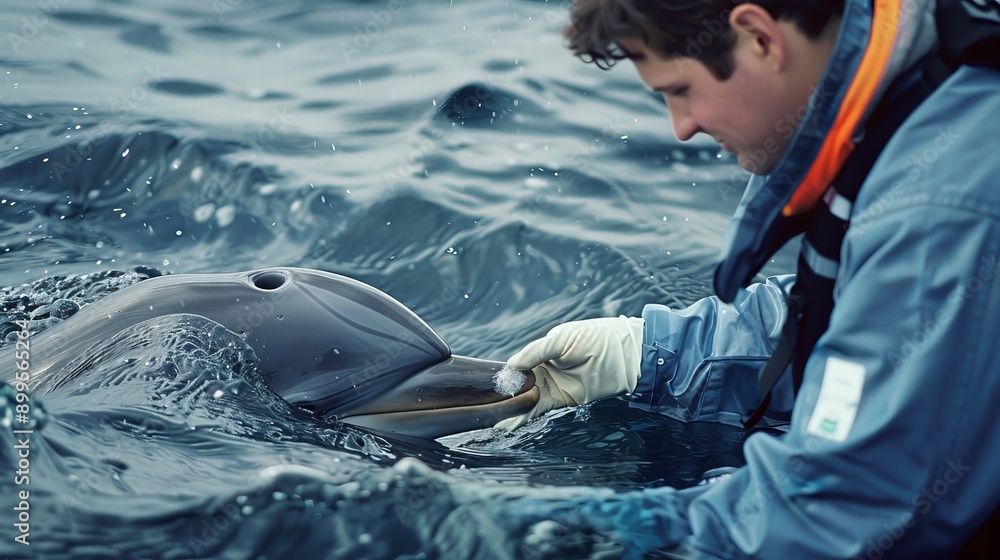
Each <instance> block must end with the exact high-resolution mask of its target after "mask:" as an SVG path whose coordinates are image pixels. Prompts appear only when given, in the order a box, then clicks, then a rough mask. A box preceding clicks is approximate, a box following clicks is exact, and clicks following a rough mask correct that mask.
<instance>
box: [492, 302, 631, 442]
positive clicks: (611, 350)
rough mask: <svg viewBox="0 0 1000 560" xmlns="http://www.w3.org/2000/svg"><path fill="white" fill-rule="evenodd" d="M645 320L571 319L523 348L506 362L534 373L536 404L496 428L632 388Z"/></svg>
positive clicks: (628, 318) (618, 393)
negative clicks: (536, 389)
mask: <svg viewBox="0 0 1000 560" xmlns="http://www.w3.org/2000/svg"><path fill="white" fill-rule="evenodd" d="M643 324H644V322H643V320H642V319H641V318H638V317H625V316H621V317H607V318H601V319H587V320H584V321H573V322H570V323H563V324H562V325H558V326H556V327H555V328H553V329H552V330H550V331H549V333H548V334H547V335H545V337H544V338H540V339H538V340H536V341H534V342H532V343H531V344H528V345H527V346H525V347H524V349H523V350H521V351H520V352H518V353H517V354H514V355H513V356H511V357H510V359H509V360H507V365H508V366H510V367H511V368H513V369H521V370H525V369H530V370H532V371H533V372H534V374H535V385H537V386H538V388H539V390H540V391H541V395H540V396H539V399H538V404H536V405H535V408H533V409H531V410H530V411H528V412H526V413H524V414H522V415H520V416H515V417H513V418H507V419H505V420H501V421H500V422H498V423H497V424H496V427H497V428H503V429H507V430H512V429H514V428H517V427H520V426H522V425H524V423H525V422H527V421H528V420H531V419H532V418H535V417H536V416H540V415H542V414H544V413H546V412H548V411H550V410H552V409H553V408H560V407H563V406H575V405H578V404H586V403H589V402H592V401H596V400H597V399H601V398H604V397H610V396H614V395H621V394H625V393H630V392H632V391H633V390H634V389H635V386H636V383H638V382H639V366H640V359H641V356H642V329H643Z"/></svg>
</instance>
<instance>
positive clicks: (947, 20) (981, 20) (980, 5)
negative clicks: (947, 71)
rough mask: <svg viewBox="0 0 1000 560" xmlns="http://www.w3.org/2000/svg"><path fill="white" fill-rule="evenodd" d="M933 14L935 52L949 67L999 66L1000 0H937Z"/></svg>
mask: <svg viewBox="0 0 1000 560" xmlns="http://www.w3.org/2000/svg"><path fill="white" fill-rule="evenodd" d="M935 16H936V18H937V28H938V39H939V41H940V43H941V46H940V48H939V49H938V52H939V53H940V55H941V58H943V59H944V61H945V62H946V63H947V64H948V66H949V67H951V68H952V69H955V68H958V67H959V66H960V65H962V64H970V65H973V66H987V67H990V68H996V69H998V70H1000V54H998V53H1000V0H938V6H937V13H936V14H935Z"/></svg>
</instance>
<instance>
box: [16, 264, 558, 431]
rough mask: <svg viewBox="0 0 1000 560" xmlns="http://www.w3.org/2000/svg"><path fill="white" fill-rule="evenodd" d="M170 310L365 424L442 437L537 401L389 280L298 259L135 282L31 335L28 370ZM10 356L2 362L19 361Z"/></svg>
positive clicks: (53, 363)
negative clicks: (460, 352)
mask: <svg viewBox="0 0 1000 560" xmlns="http://www.w3.org/2000/svg"><path fill="white" fill-rule="evenodd" d="M175 313H186V314H195V315H201V316H203V317H206V318H208V319H211V320H213V321H215V322H217V323H219V324H221V325H222V326H224V327H226V328H227V329H229V330H231V331H233V332H235V333H237V334H240V335H241V336H243V337H244V338H245V340H246V341H247V343H248V344H249V345H250V346H251V347H252V348H253V350H254V352H255V353H256V355H257V358H258V360H259V361H258V369H259V371H260V372H261V374H262V375H263V377H264V380H265V381H266V382H267V384H268V386H269V387H270V388H271V389H272V390H273V391H275V392H276V393H277V394H279V395H280V396H281V397H283V398H284V399H285V400H287V401H288V402H290V403H292V404H295V405H298V406H301V407H303V408H306V409H309V410H312V411H313V412H314V413H316V414H318V415H321V416H324V417H327V418H331V419H338V420H343V421H345V422H350V423H354V424H357V425H359V426H364V427H368V428H374V429H380V430H387V431H393V432H399V433H403V434H408V435H418V436H423V437H439V436H442V435H446V434H451V433H458V432H462V431H467V430H471V429H476V428H484V427H489V426H492V425H493V424H495V423H496V422H497V421H499V420H502V419H504V418H507V417H510V416H515V415H518V414H521V413H523V412H527V411H528V410H530V409H531V408H532V407H533V406H534V405H535V403H537V402H538V395H539V390H538V388H536V387H535V385H534V377H533V376H532V375H531V372H522V373H523V374H524V376H525V377H524V379H525V381H524V383H523V385H522V386H521V387H520V389H518V390H515V391H513V394H512V395H505V394H500V393H499V392H497V390H496V389H494V385H495V384H494V377H495V376H496V375H497V373H498V372H499V371H500V370H501V369H502V368H503V366H504V364H503V363H501V362H493V361H487V360H478V359H474V358H466V357H462V356H454V355H452V353H451V349H450V348H448V345H447V344H446V343H445V342H444V340H442V339H441V337H440V336H438V334H437V333H436V332H434V330H433V329H431V328H430V327H429V326H428V325H427V323H425V322H424V321H423V320H421V319H420V318H419V317H418V316H417V315H416V314H415V313H413V312H412V311H410V310H409V309H407V308H406V307H405V306H403V305H402V304H400V303H399V302H398V301H396V300H394V299H393V298H391V297H390V296H388V295H387V294H385V293H384V292H381V291H379V290H376V289H375V288H373V287H371V286H369V285H367V284H364V283H362V282H359V281H357V280H353V279H351V278H347V277H345V276H341V275H338V274H332V273H329V272H322V271H318V270H310V269H303V268H269V269H265V270H255V271H250V272H238V273H229V274H174V275H169V276H160V277H156V278H150V279H148V280H143V281H142V282H138V283H136V284H134V285H132V286H129V287H127V288H125V289H122V290H120V291H118V292H116V293H114V294H111V295H109V296H107V297H105V298H103V299H101V300H98V301H96V302H94V303H92V304H90V305H87V306H85V307H83V308H82V309H81V310H80V311H79V312H78V313H76V314H75V315H73V316H72V317H70V318H69V319H67V320H66V321H63V322H62V323H60V324H58V325H56V326H54V327H52V328H51V329H49V330H47V331H45V332H43V333H40V335H39V336H38V337H33V339H32V368H33V370H34V372H35V375H34V376H33V379H36V380H37V381H36V382H38V383H41V382H42V381H43V380H44V379H45V377H46V376H47V375H52V374H54V373H55V372H58V371H59V370H60V369H61V368H62V367H63V366H65V365H66V364H68V363H69V362H70V361H71V360H73V359H74V358H76V357H78V356H80V355H81V354H85V353H86V351H87V349H88V348H90V347H91V346H92V345H93V344H95V343H97V342H99V341H101V340H106V339H107V338H108V337H111V336H114V335H115V334H116V333H119V332H121V331H122V330H123V329H126V328H129V327H131V326H134V325H136V324H139V323H141V322H143V321H146V320H148V319H152V318H155V317H159V316H165V315H170V314H175ZM13 355H14V353H13V352H11V353H10V357H11V358H12V357H13ZM4 360H7V358H6V357H3V356H0V366H2V367H3V371H13V364H8V363H6V362H5V361H4ZM8 361H9V360H8ZM8 366H9V367H8Z"/></svg>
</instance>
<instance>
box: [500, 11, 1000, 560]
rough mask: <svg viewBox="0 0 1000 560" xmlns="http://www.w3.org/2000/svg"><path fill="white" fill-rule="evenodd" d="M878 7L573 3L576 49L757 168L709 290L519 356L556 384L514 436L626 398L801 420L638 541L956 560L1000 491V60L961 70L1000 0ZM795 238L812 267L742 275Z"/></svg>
mask: <svg viewBox="0 0 1000 560" xmlns="http://www.w3.org/2000/svg"><path fill="white" fill-rule="evenodd" d="M874 4H875V7H874V8H872V6H870V5H869V3H868V2H865V1H861V0H847V2H846V3H840V2H824V1H804V0H775V1H767V2H760V3H759V4H755V3H749V2H740V1H739V0H736V1H733V0H702V1H699V2H669V1H662V2H654V1H650V0H576V3H575V4H574V6H573V9H572V24H571V26H570V28H569V29H568V30H567V37H568V39H569V42H570V47H571V48H572V49H573V50H574V51H575V52H576V53H577V54H578V55H580V56H581V57H582V58H584V60H588V61H594V62H596V63H598V64H599V65H600V66H602V67H609V66H611V65H612V64H613V63H614V62H616V61H617V60H620V59H628V60H630V61H632V62H633V63H634V64H635V67H636V69H637V70H638V72H639V75H640V77H641V78H642V80H643V81H644V82H645V83H646V85H647V86H648V87H649V88H651V89H653V90H654V91H657V92H659V93H661V94H663V96H664V98H665V100H666V104H667V107H668V109H669V111H670V116H671V120H672V122H673V126H674V132H675V134H676V135H677V137H678V138H679V139H681V140H687V139H688V138H690V137H691V136H693V135H694V134H696V133H698V132H703V133H706V134H709V135H711V136H712V137H713V138H715V140H716V141H718V142H719V143H720V144H721V145H722V147H723V148H724V149H726V150H728V151H730V152H733V153H735V154H736V157H737V159H738V160H739V163H740V165H741V166H743V167H744V168H746V169H747V170H749V171H751V172H752V173H753V175H752V176H751V179H750V183H749V185H748V187H747V191H746V193H745V195H744V198H743V200H742V201H741V204H740V207H739V209H738V211H737V213H736V216H735V218H734V220H733V223H732V224H731V226H730V230H729V232H728V234H727V236H726V238H725V241H724V247H723V251H722V259H721V264H720V265H719V268H718V270H717V272H716V277H715V287H716V291H717V293H718V297H717V298H708V299H706V300H702V301H699V302H697V303H695V304H694V305H692V306H691V307H690V308H688V309H685V310H681V311H672V310H670V309H668V308H666V307H663V306H660V305H647V306H646V307H645V309H644V310H643V313H642V318H641V319H640V318H625V317H619V318H604V319H592V320H587V321H578V322H573V323H567V324H564V325H560V326H558V327H556V328H555V329H553V330H552V331H550V332H549V334H548V335H547V336H546V337H544V338H542V339H541V340H538V341H535V342H533V343H531V344H529V345H528V346H527V347H526V348H524V349H523V350H522V351H521V352H519V353H517V354H516V355H514V356H513V357H511V359H510V360H509V362H508V363H509V364H510V366H511V367H514V368H521V369H528V368H532V369H534V371H535V374H536V378H537V380H538V385H539V387H540V388H541V392H542V398H541V399H540V401H539V404H538V406H537V407H536V408H535V409H534V410H533V411H532V412H531V413H529V414H526V415H524V416H522V417H519V418H515V419H511V420H507V421H504V422H501V423H500V424H499V426H500V427H506V428H513V427H516V426H519V425H521V424H523V423H524V422H525V421H527V420H528V419H530V418H532V417H534V416H537V415H538V414H541V413H544V412H545V411H547V410H550V409H552V408H555V407H559V406H572V405H576V404H583V403H587V402H591V401H593V400H596V399H599V398H603V397H607V396H611V395H620V394H625V393H630V394H631V396H630V399H631V402H632V403H633V405H635V406H639V407H643V408H646V409H649V410H655V411H658V412H662V413H665V414H669V415H671V416H674V417H677V418H680V419H684V420H716V421H722V422H728V423H738V422H740V421H742V422H744V423H745V424H746V425H766V424H774V423H776V422H781V421H787V422H788V428H787V433H785V434H784V435H782V436H781V437H775V436H773V435H769V434H765V433H758V434H754V435H752V436H750V437H749V438H748V439H747V441H746V443H745V445H744V453H745V456H746V460H747V465H746V466H745V467H743V468H741V469H738V470H737V471H735V472H734V473H733V474H732V475H731V476H729V477H727V478H725V479H723V480H721V481H718V482H716V483H714V484H710V485H706V486H699V487H696V488H691V489H686V490H681V491H674V490H672V489H660V490H662V491H644V492H643V493H641V494H642V498H641V499H638V498H637V499H636V500H633V501H634V502H635V503H641V504H643V505H642V508H644V509H645V510H648V511H649V514H648V515H647V516H646V517H647V521H645V522H642V523H636V525H635V526H634V527H631V528H626V529H625V533H624V536H623V540H625V541H626V542H628V543H631V546H634V547H636V548H639V549H645V548H651V547H657V546H667V545H683V546H686V547H688V548H689V549H691V550H693V551H698V552H700V553H702V554H705V555H708V556H712V557H722V558H743V557H768V558H851V557H856V558H872V559H875V558H882V557H884V556H892V557H900V558H918V557H919V558H923V557H930V558H944V557H948V556H949V555H951V554H954V553H955V552H956V551H957V550H958V549H959V548H960V547H961V545H962V543H963V542H965V541H966V540H968V539H969V538H970V536H971V535H972V533H973V532H974V531H975V530H976V528H977V527H979V526H981V525H982V524H983V523H984V522H985V521H986V520H987V518H988V517H989V516H990V514H991V512H993V511H994V509H995V508H997V506H998V504H1000V479H998V478H997V476H996V473H998V472H1000V431H998V430H996V429H995V426H994V424H995V420H994V417H995V406H994V403H995V401H996V399H997V398H998V397H1000V371H998V369H1000V368H998V363H1000V355H998V354H997V350H996V343H997V341H998V340H1000V286H998V284H1000V282H997V281H995V280H996V276H997V274H998V272H1000V188H998V185H997V177H1000V158H997V157H996V156H995V154H993V153H991V152H992V151H994V150H995V148H996V147H997V144H996V132H995V131H996V130H997V129H996V126H997V125H998V124H1000V123H998V118H997V115H1000V94H998V92H1000V72H998V71H997V70H996V69H990V68H985V67H982V66H979V65H969V64H963V63H967V62H970V61H972V62H975V63H977V64H978V63H980V62H983V60H986V63H987V64H989V60H990V59H992V58H993V57H995V51H993V52H994V54H993V55H986V56H984V55H983V53H984V50H985V49H987V47H984V46H983V45H984V44H974V45H972V46H969V45H968V44H967V42H968V41H969V37H972V36H973V35H975V34H974V33H970V32H966V31H961V30H962V29H963V28H962V25H965V24H967V23H969V22H971V21H972V20H973V19H977V18H978V17H979V16H982V19H983V21H987V20H990V19H991V18H995V19H1000V10H993V7H991V6H990V3H989V2H986V3H982V2H980V3H978V5H972V6H971V8H969V9H968V10H967V9H963V8H962V6H957V7H956V6H951V7H950V8H949V10H950V11H947V14H950V15H947V14H946V15H939V16H938V17H937V19H935V11H934V7H933V5H932V4H933V3H932V2H920V1H918V0H879V1H877V2H874ZM970 10H971V11H970ZM977 10H978V12H977ZM991 10H993V11H995V12H996V13H991ZM945 13H946V12H945V11H942V14H945ZM969 14H972V15H973V16H976V17H970V15H969ZM956 18H957V19H956ZM955 21H959V24H955ZM953 24H954V25H953ZM955 25H958V27H957V28H958V29H960V31H959V32H958V33H954V32H953V31H951V30H952V29H953V28H954V26H955ZM977 29H980V30H981V29H983V28H982V27H979V28H977ZM945 31H948V33H944V32H945ZM939 36H940V38H941V40H940V41H939ZM956 41H957V42H956ZM939 43H940V45H941V46H940V48H939V47H938V45H939ZM988 44H989V45H992V47H990V48H995V46H996V42H995V41H994V42H993V43H988ZM994 64H995V63H994ZM990 148H993V149H994V150H990ZM988 150H990V151H988ZM803 232H804V233H805V236H804V239H803V242H802V251H801V256H800V259H799V265H798V274H797V275H796V276H795V277H782V278H770V279H768V280H767V281H766V282H765V283H763V284H756V285H752V286H750V287H747V288H744V287H743V286H745V285H746V283H747V282H749V280H750V279H751V278H752V277H753V276H754V275H755V274H756V273H757V272H758V271H759V270H760V268H761V266H762V265H763V264H764V263H765V262H766V261H767V259H768V258H769V257H770V256H771V255H772V254H773V253H774V252H775V251H776V250H777V249H779V248H780V247H781V246H782V245H783V244H784V243H785V242H786V241H788V240H789V239H790V238H791V237H793V236H795V235H797V234H800V233H803ZM845 232H846V234H845ZM786 318H787V320H786ZM786 323H787V325H786V326H785V327H783V326H782V325H783V324H786ZM769 356H771V358H770V360H769ZM765 362H766V364H765ZM762 364H765V365H764V366H763V368H762V367H761V366H762ZM758 372H759V374H758ZM651 504H652V505H651ZM629 507H631V508H632V510H629ZM636 507H638V506H635V504H633V505H632V506H610V505H609V506H608V508H607V509H606V510H601V511H605V515H607V516H609V517H611V516H614V517H616V518H622V519H624V518H629V515H627V514H626V513H625V512H627V511H631V512H632V513H634V509H635V508H636ZM614 508H619V509H615V510H614V511H611V510H612V509H614ZM637 519H638V518H637Z"/></svg>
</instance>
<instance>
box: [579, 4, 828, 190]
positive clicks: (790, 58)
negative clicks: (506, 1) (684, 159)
mask: <svg viewBox="0 0 1000 560" xmlns="http://www.w3.org/2000/svg"><path fill="white" fill-rule="evenodd" d="M842 11H843V0H837V1H831V0H827V1H824V0H812V1H811V0H770V1H767V0H762V1H761V2H760V3H750V2H741V1H740V0H686V1H683V0H675V1H673V2H671V1H669V0H576V1H575V3H574V5H573V9H572V23H571V25H570V26H569V27H568V28H567V29H566V37H567V38H568V39H569V46H570V48H571V49H572V50H573V51H574V52H575V53H576V54H577V55H578V56H580V57H581V58H582V59H583V60H585V61H588V62H595V63H596V64H597V65H598V66H600V67H602V68H609V67H611V66H612V65H613V64H614V63H615V62H616V61H618V60H622V59H626V58H627V59H630V60H632V62H633V63H635V66H636V69H637V70H638V71H639V75H640V76H641V77H642V79H643V81H644V82H645V83H646V85H647V86H649V87H650V88H651V89H653V90H654V91H657V92H659V93H661V94H663V96H664V99H666V101H667V106H668V107H669V109H670V114H671V118H672V120H673V125H674V133H675V134H676V135H677V137H678V138H679V139H680V140H687V139H689V138H690V137H692V136H693V135H694V134H695V133H697V132H705V133H707V134H710V135H711V136H712V137H713V138H715V140H716V141H717V142H719V143H720V144H722V147H723V148H724V149H726V150H729V151H732V152H735V153H736V154H737V157H738V159H739V162H740V165H742V166H743V167H744V168H746V169H748V170H750V171H752V172H754V173H758V174H766V173H768V172H770V170H771V168H773V167H774V165H775V163H777V161H778V160H779V159H780V157H781V155H782V154H783V153H784V151H785V148H786V147H787V146H788V143H789V142H790V140H791V137H792V135H793V134H794V131H795V127H797V126H798V123H799V121H800V120H801V118H802V116H803V114H804V112H805V108H806V105H807V103H808V101H809V97H810V95H811V94H812V91H813V88H815V86H816V84H817V82H818V81H819V78H820V76H821V74H822V71H823V68H824V67H825V65H826V61H827V60H828V59H829V56H830V53H831V52H832V50H833V46H834V44H835V42H836V38H837V31H838V30H839V22H840V17H839V15H840V13H841V12H842Z"/></svg>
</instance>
